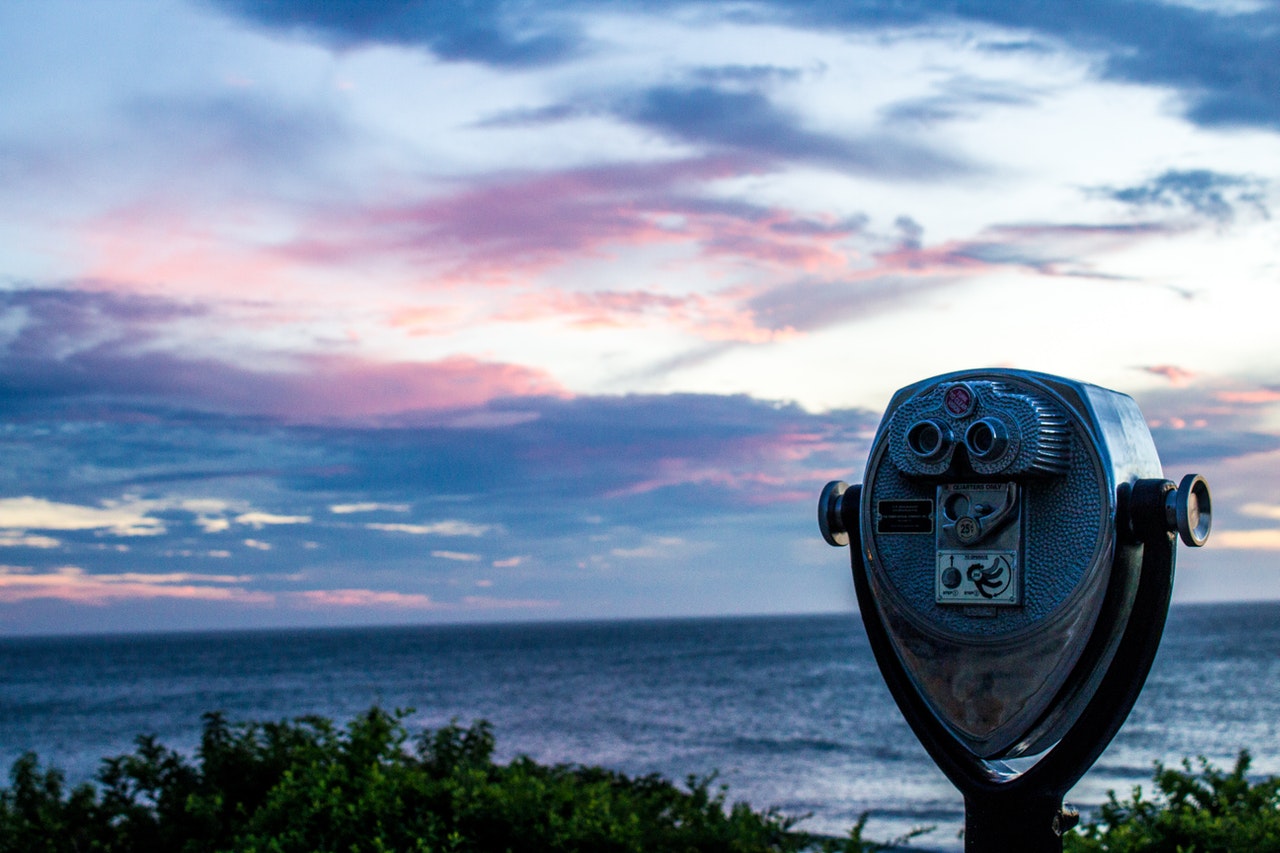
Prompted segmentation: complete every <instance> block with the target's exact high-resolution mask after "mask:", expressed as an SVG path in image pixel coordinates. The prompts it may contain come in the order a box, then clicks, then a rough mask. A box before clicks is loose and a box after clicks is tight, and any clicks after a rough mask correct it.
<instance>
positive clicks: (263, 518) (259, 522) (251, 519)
mask: <svg viewBox="0 0 1280 853" xmlns="http://www.w3.org/2000/svg"><path fill="white" fill-rule="evenodd" d="M236 522H237V523H238V524H247V525H249V526H250V527H252V528H254V529H255V530H261V529H262V528H263V527H265V526H267V525H268V524H310V523H311V516H309V515H274V514H272V513H269V512H245V513H241V514H240V515H237V516H236Z"/></svg>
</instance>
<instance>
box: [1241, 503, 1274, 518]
mask: <svg viewBox="0 0 1280 853" xmlns="http://www.w3.org/2000/svg"><path fill="white" fill-rule="evenodd" d="M1240 512H1242V513H1244V514H1245V515H1251V516H1253V517H1254V518H1269V519H1271V520H1273V521H1280V506H1276V505H1275V504H1262V503H1249V504H1245V505H1244V506H1242V507H1240Z"/></svg>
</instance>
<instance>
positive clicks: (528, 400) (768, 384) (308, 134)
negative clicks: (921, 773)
mask: <svg viewBox="0 0 1280 853" xmlns="http://www.w3.org/2000/svg"><path fill="white" fill-rule="evenodd" d="M1276 56H1280V4H1277V3H1276V2H1262V0H1257V2H1253V1H1252V0H1235V1H1234V2H1214V3H1210V2H1207V1H1206V2H1202V0H1179V2H1144V0H1130V2H1114V0H1113V2H1060V3H1034V4H1030V3H1022V2H962V0H956V2H950V3H925V2H861V3H818V2H813V3H805V2H793V0H789V2H786V3H774V2H746V3H740V2H734V3H726V2H650V3H645V4H634V3H608V2H604V3H601V2H595V3H577V2H563V0H562V1H561V2H556V3H539V2H519V3H516V2H504V0H489V2H469V3H451V4H439V3H418V2H407V1H406V0H400V2H386V3H355V2H350V3H343V2H328V3H304V2H231V0H225V2H214V0H205V2H178V1H177V0H171V1H170V2H141V3H125V2H121V3H113V4H85V3H58V2H49V3H41V4H26V3H23V4H17V3H15V4H6V5H4V6H3V7H0V103H3V104H4V105H5V108H4V109H3V110H0V347H2V348H3V353H4V355H3V358H2V359H0V400H2V401H3V407H4V411H5V413H6V416H5V419H4V426H3V432H0V454H3V463H4V464H3V465H2V466H0V633H9V634H12V633H31V632H72V631H129V630H153V629H173V628H217V627H241V626H242V627H252V626H275V625H345V624H366V623H384V622H387V623H405V622H431V621H474V620H491V619H504V620H508V619H510V620H517V619H571V618H612V617H629V616H657V615H692V614H718V613H765V612H808V611H830V610H851V609H853V599H852V592H851V589H850V588H849V587H850V585H849V583H848V579H847V567H846V562H845V560H846V556H845V555H844V554H843V553H842V552H837V551H834V550H832V549H830V548H828V547H827V546H826V545H825V544H823V543H822V541H821V540H820V538H819V537H818V534H817V530H816V524H815V522H814V517H815V512H814V507H815V501H816V498H817V494H818V491H819V490H820V489H821V487H822V485H823V484H824V483H825V482H826V481H827V480H829V479H835V478H840V479H845V480H850V481H854V480H857V479H858V478H859V476H860V472H861V468H862V465H863V462H864V460H865V458H866V452H867V447H868V442H869V439H870V437H871V434H872V432H873V431H874V429H875V426H876V424H877V423H878V421H879V418H880V414H881V412H882V410H883V407H884V406H885V404H886V403H887V402H888V399H889V396H890V395H891V394H892V392H893V391H894V390H896V389H897V388H899V387H901V386H903V385H906V384H908V383H910V382H913V381H915V380H917V379H920V378H924V377H926V376H930V375H933V374H937V373H941V372H944V371H947V370H953V369H960V368H970V367H979V366H988V365H997V366H1011V367H1018V368H1026V369H1032V370H1042V371H1047V372H1052V373H1059V374H1062V375H1066V376H1070V377H1073V378H1077V379H1081V380H1085V381H1089V382H1094V383H1097V384H1099V385H1103V386H1105V387H1109V388H1114V389H1117V390H1120V391H1124V392H1126V393H1129V394H1131V395H1133V396H1134V397H1135V398H1136V399H1137V400H1138V402H1139V404H1140V405H1141V406H1142V408H1143V411H1144V413H1146V415H1147V416H1148V418H1149V420H1150V424H1151V427H1152V432H1153V435H1154V436H1155V439H1156V443H1157V447H1158V448H1159V450H1160V453H1161V458H1162V461H1163V462H1164V464H1165V465H1166V474H1167V475H1168V476H1169V477H1170V478H1172V479H1177V478H1179V477H1180V476H1181V475H1182V474H1183V473H1187V472H1189V471H1198V472H1200V473H1203V474H1205V475H1206V476H1207V477H1208V478H1209V480H1210V483H1211V485H1212V487H1213V489H1214V497H1215V509H1216V516H1215V530H1214V535H1213V537H1212V539H1211V540H1210V543H1209V545H1208V547H1206V548H1204V549H1202V550H1200V551H1194V552H1192V551H1184V552H1183V553H1182V554H1181V560H1180V568H1179V575H1178V580H1177V586H1176V589H1175V596H1176V598H1177V599H1178V600H1180V601H1198V600H1223V599H1244V598H1277V597H1280V572H1277V567H1276V556H1277V552H1280V485H1278V484H1280V346H1278V345H1277V343H1276V335H1275V331H1274V329H1275V316H1276V308H1277V306H1280V298H1278V297H1277V295H1276V289H1277V285H1278V284H1280V263H1278V257H1277V246H1278V245H1280V241H1278V239H1277V238H1278V237H1280V228H1278V227H1277V224H1276V222H1275V219H1274V215H1275V214H1274V211H1275V210H1276V208H1277V202H1278V201H1280V192H1278V190H1277V187H1278V183H1277V182H1278V181H1280V70H1277V64H1276V63H1275V61H1274V58H1275V57H1276Z"/></svg>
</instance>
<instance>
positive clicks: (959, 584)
mask: <svg viewBox="0 0 1280 853" xmlns="http://www.w3.org/2000/svg"><path fill="white" fill-rule="evenodd" d="M937 554H938V567H937V568H938V571H937V575H936V578H935V585H934V601H935V602H937V603H938V604H1005V605H1009V604H1019V603H1021V586H1022V584H1021V580H1022V579H1021V577H1020V576H1019V573H1018V553H1017V552H1016V551H938V552H937Z"/></svg>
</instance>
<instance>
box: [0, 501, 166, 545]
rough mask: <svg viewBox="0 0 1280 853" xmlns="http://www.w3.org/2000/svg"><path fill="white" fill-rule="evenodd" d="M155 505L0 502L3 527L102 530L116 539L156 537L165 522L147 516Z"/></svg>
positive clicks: (0, 518) (0, 525) (142, 503)
mask: <svg viewBox="0 0 1280 853" xmlns="http://www.w3.org/2000/svg"><path fill="white" fill-rule="evenodd" d="M152 506H153V505H152V504H151V503H148V502H146V501H133V500H126V501H122V502H118V503H117V502H108V503H106V504H104V505H103V506H100V507H93V506H81V505H79V504H65V503H56V502H54V501H48V500H45V499H44V498H35V497H30V496H26V497H20V498H3V499H0V528H7V529H10V530H102V531H105V532H108V533H112V534H114V535H116V536H156V535H159V534H161V533H164V532H165V525H164V522H163V521H161V520H160V519H158V518H151V517H149V516H148V515H147V512H148V510H150V509H151V508H152Z"/></svg>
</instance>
